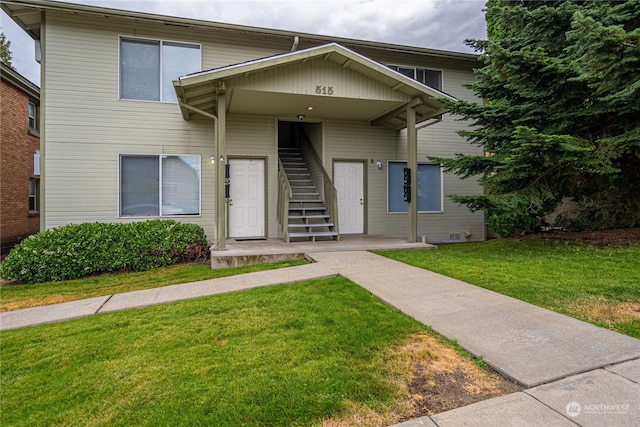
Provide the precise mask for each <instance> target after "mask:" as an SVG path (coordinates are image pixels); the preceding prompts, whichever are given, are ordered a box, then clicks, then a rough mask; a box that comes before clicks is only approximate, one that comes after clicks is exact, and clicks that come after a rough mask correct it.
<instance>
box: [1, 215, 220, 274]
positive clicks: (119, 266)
mask: <svg viewBox="0 0 640 427" xmlns="http://www.w3.org/2000/svg"><path fill="white" fill-rule="evenodd" d="M208 256H209V245H208V244H207V240H206V237H205V235H204V230H203V229H202V227H200V226H198V225H194V224H185V223H180V222H177V221H173V220H151V221H142V222H133V223H130V224H109V223H84V224H72V225H66V226H63V227H59V228H54V229H51V230H46V231H42V232H40V233H38V234H35V235H33V236H31V237H29V238H27V239H25V240H23V241H22V242H21V243H20V244H19V245H17V246H16V247H15V248H13V250H12V251H11V252H10V253H9V255H8V256H7V258H6V259H5V260H4V262H3V263H2V264H0V277H2V278H3V279H5V280H18V281H20V282H26V283H36V282H45V281H60V280H69V279H77V278H79V277H84V276H89V275H92V274H98V273H108V272H114V271H144V270H149V269H151V268H156V267H162V266H166V265H171V264H175V263H177V262H180V261H195V260H202V259H206V258H208Z"/></svg>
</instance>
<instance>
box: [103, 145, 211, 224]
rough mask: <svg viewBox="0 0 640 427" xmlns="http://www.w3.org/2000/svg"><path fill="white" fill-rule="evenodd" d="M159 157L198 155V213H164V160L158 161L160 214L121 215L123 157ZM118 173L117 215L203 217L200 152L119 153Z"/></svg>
mask: <svg viewBox="0 0 640 427" xmlns="http://www.w3.org/2000/svg"><path fill="white" fill-rule="evenodd" d="M136 156H138V157H145V156H146V157H151V156H153V157H159V158H162V156H194V157H195V156H197V157H198V158H199V160H200V182H199V183H198V184H199V185H198V214H191V215H179V214H174V215H162V161H159V162H158V168H159V169H160V170H159V171H158V173H159V175H158V177H159V180H160V185H159V188H158V191H159V193H160V194H159V198H158V203H159V206H158V211H159V212H160V215H121V210H120V183H121V181H120V171H121V170H122V158H123V157H136ZM116 175H117V180H118V194H117V200H118V202H117V203H116V205H117V217H118V218H135V219H137V218H171V219H176V218H198V217H202V155H200V154H184V153H181V154H173V153H160V154H158V153H118V173H117V174H116Z"/></svg>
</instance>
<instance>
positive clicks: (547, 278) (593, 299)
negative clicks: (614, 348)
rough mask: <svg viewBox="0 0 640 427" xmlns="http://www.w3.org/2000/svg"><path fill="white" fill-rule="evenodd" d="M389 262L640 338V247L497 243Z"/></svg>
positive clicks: (405, 254)
mask: <svg viewBox="0 0 640 427" xmlns="http://www.w3.org/2000/svg"><path fill="white" fill-rule="evenodd" d="M377 253H379V254H381V255H384V256H387V257H389V258H393V259H396V260H398V261H402V262H405V263H407V264H411V265H414V266H417V267H420V268H424V269H427V270H431V271H434V272H436V273H440V274H443V275H446V276H449V277H454V278H456V279H459V280H463V281H465V282H468V283H471V284H474V285H477V286H481V287H483V288H487V289H491V290H493V291H496V292H500V293H502V294H505V295H509V296H512V297H514V298H518V299H520V300H523V301H526V302H529V303H531V304H535V305H537V306H540V307H545V308H548V309H550V310H554V311H557V312H560V313H563V314H567V315H569V316H573V317H576V318H578V319H582V320H586V321H589V322H592V323H594V324H597V325H600V326H603V327H607V328H610V329H613V330H616V331H619V332H622V333H624V334H627V335H630V336H633V337H636V338H640V246H639V245H631V246H628V247H623V248H615V247H605V248H596V247H594V246H588V245H583V244H579V243H570V242H557V241H548V240H525V241H517V240H508V239H505V240H495V241H489V242H480V243H465V244H452V245H441V246H440V247H439V248H438V250H434V251H424V250H411V251H380V252H377Z"/></svg>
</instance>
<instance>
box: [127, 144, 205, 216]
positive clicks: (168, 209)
mask: <svg viewBox="0 0 640 427" xmlns="http://www.w3.org/2000/svg"><path fill="white" fill-rule="evenodd" d="M120 215H121V216H168V215H200V156H197V155H121V156H120Z"/></svg>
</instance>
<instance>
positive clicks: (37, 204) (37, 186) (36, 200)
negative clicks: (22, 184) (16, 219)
mask: <svg viewBox="0 0 640 427" xmlns="http://www.w3.org/2000/svg"><path fill="white" fill-rule="evenodd" d="M32 182H34V183H35V190H36V191H35V194H34V195H31V183H32ZM32 198H33V200H34V202H33V205H34V207H35V209H29V213H30V214H37V213H40V180H39V179H34V178H30V179H29V205H31V199H32Z"/></svg>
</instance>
